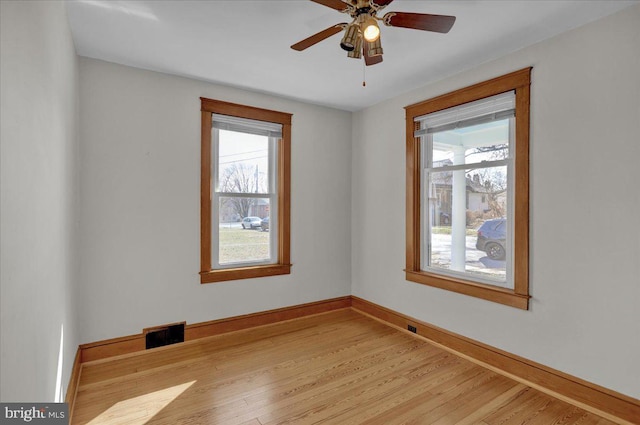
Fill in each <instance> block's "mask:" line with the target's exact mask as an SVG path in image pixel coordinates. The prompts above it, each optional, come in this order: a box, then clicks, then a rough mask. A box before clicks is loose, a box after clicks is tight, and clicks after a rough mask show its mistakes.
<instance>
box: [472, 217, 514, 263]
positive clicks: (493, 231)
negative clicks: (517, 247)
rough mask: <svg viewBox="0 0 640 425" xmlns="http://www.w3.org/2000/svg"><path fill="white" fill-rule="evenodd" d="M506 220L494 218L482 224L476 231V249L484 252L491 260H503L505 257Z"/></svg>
mask: <svg viewBox="0 0 640 425" xmlns="http://www.w3.org/2000/svg"><path fill="white" fill-rule="evenodd" d="M506 240H507V220H506V219H505V218H496V219H492V220H487V221H485V222H484V223H482V226H480V228H479V229H478V240H477V241H476V249H478V250H480V251H484V252H486V253H487V256H488V257H489V258H491V259H492V260H504V259H505V257H506V253H507V251H506V249H505V246H506Z"/></svg>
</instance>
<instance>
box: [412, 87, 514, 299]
mask: <svg viewBox="0 0 640 425" xmlns="http://www.w3.org/2000/svg"><path fill="white" fill-rule="evenodd" d="M505 95H509V96H510V97H513V98H514V100H515V93H514V92H508V93H504V94H503V95H498V96H494V98H498V100H499V102H500V103H499V105H502V106H504V105H505V104H506V101H505V99H508V98H507V97H506V96H505ZM474 103H475V102H474ZM508 105H509V106H510V104H508ZM461 106H462V107H464V106H465V105H461ZM484 107H485V110H486V104H485V105H484ZM457 108H460V107H452V108H448V109H445V110H444V111H440V112H437V113H436V114H440V115H443V114H444V113H446V114H449V115H450V116H455V112H456V111H455V110H456V109H457ZM465 109H467V114H468V113H469V112H468V108H465ZM508 112H509V113H508V114H503V115H500V114H497V113H492V114H486V115H484V116H482V117H481V118H483V119H485V120H484V121H483V123H488V122H491V121H497V120H504V119H505V117H506V116H509V139H508V151H509V158H507V159H501V160H493V161H481V162H476V163H465V164H454V165H442V166H438V167H433V166H431V167H429V166H428V165H432V164H433V159H432V155H433V144H434V142H433V137H434V135H435V134H436V133H438V132H440V131H448V130H449V128H445V127H446V126H440V127H437V128H441V130H439V131H422V130H416V131H415V132H414V135H415V134H417V133H419V132H420V133H421V134H422V135H421V136H418V137H417V138H418V139H419V141H420V144H421V146H422V152H424V157H423V162H422V163H423V164H424V165H425V166H423V167H421V170H422V172H421V175H422V177H421V181H422V188H423V190H422V191H421V193H420V205H421V211H422V214H421V217H420V218H421V224H420V227H421V229H422V235H423V236H422V238H421V240H420V245H421V252H422V256H421V258H420V269H421V270H423V271H426V272H430V273H434V274H440V275H444V276H450V277H457V278H461V279H464V280H469V281H472V282H478V283H483V284H486V285H492V286H496V287H505V286H506V287H507V288H509V289H514V287H515V283H514V279H513V278H514V275H513V258H514V257H513V229H514V214H513V208H512V206H513V186H512V184H513V171H514V169H513V167H514V155H512V152H515V151H516V146H515V143H516V140H515V124H516V123H515V114H514V113H513V112H514V111H513V110H509V111H508ZM489 115H491V117H492V119H491V120H487V117H488V116H489ZM428 117H429V115H427V116H423V117H421V118H422V119H421V120H418V119H416V120H415V121H416V122H420V123H421V124H420V125H424V123H425V122H427V120H428ZM467 122H473V124H471V125H477V124H479V122H477V121H476V120H475V118H474V117H472V116H468V118H467ZM455 128H459V127H455ZM500 166H505V167H506V168H507V217H506V218H507V241H508V242H507V244H506V245H507V246H506V251H507V252H506V258H505V264H506V278H505V282H504V284H503V283H502V282H497V281H496V280H493V279H490V278H483V277H482V276H478V275H474V274H471V273H469V272H467V271H456V270H450V269H444V268H441V267H434V266H432V265H431V259H432V255H431V254H432V242H433V239H432V236H433V235H432V225H431V223H432V221H433V217H432V211H431V208H429V205H428V204H429V195H428V193H429V190H430V186H431V176H432V175H433V174H435V173H442V172H446V171H451V172H455V171H459V172H465V171H467V170H478V169H487V168H495V167H500ZM465 174H466V173H465ZM465 191H466V185H465ZM465 213H466V208H465ZM453 214H454V211H453V210H452V216H453ZM451 220H453V217H451ZM451 224H453V222H451ZM465 228H466V223H465ZM451 249H452V251H453V249H454V247H453V241H452V248H451ZM465 250H466V248H465Z"/></svg>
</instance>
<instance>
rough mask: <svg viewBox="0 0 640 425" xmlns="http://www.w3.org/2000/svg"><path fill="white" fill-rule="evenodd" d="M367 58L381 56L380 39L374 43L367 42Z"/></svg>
mask: <svg viewBox="0 0 640 425" xmlns="http://www.w3.org/2000/svg"><path fill="white" fill-rule="evenodd" d="M367 54H368V55H369V56H380V55H381V54H382V43H380V37H378V39H377V40H376V41H371V42H369V51H368V52H367Z"/></svg>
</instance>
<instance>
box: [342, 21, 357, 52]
mask: <svg viewBox="0 0 640 425" xmlns="http://www.w3.org/2000/svg"><path fill="white" fill-rule="evenodd" d="M358 31H359V28H358V25H356V24H351V25H349V26H348V27H347V29H346V31H345V33H344V37H342V41H340V47H342V49H343V50H346V51H347V52H352V51H353V50H354V49H355V47H356V44H357V42H358V39H359V38H360V34H359V33H358Z"/></svg>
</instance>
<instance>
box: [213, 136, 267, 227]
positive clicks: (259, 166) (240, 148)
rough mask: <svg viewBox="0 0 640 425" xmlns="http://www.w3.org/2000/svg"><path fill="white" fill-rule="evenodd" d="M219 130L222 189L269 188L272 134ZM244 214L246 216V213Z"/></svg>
mask: <svg viewBox="0 0 640 425" xmlns="http://www.w3.org/2000/svg"><path fill="white" fill-rule="evenodd" d="M213 131H214V132H215V131H217V132H218V137H219V139H220V140H219V144H218V149H219V151H218V158H219V159H218V167H216V168H217V170H218V189H217V190H218V192H227V193H229V192H231V193H268V192H269V138H268V137H267V136H258V135H254V134H247V133H240V132H236V131H228V130H213ZM243 217H244V216H243Z"/></svg>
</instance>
